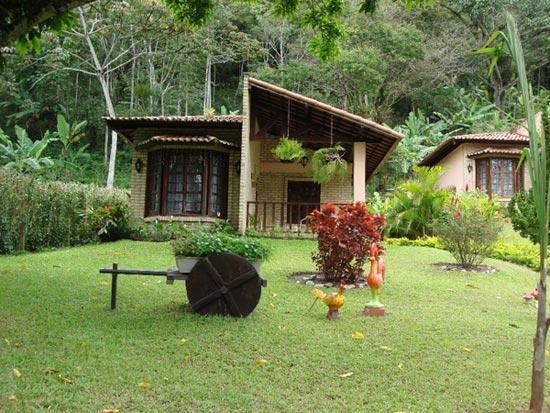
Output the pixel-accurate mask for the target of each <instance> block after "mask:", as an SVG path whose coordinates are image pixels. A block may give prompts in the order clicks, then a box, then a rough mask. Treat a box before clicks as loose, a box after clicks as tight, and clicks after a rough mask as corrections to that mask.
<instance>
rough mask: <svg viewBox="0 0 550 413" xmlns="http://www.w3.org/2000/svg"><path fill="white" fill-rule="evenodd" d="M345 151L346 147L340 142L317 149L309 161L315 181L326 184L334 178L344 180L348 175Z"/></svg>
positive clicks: (310, 170)
mask: <svg viewBox="0 0 550 413" xmlns="http://www.w3.org/2000/svg"><path fill="white" fill-rule="evenodd" d="M345 151H346V150H345V149H344V147H343V146H341V145H338V144H336V145H334V146H331V147H329V148H321V149H318V150H316V151H315V153H314V154H313V156H312V157H311V161H310V162H309V172H310V174H311V176H312V178H313V181H314V182H317V183H318V184H326V183H327V182H330V181H332V180H334V179H336V180H338V181H340V182H344V181H345V180H346V179H347V177H348V163H347V161H346V160H345V159H344V153H345Z"/></svg>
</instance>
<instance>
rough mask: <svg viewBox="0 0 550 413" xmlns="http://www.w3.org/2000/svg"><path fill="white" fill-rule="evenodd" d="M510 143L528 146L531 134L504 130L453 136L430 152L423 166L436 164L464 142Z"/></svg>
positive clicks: (423, 161)
mask: <svg viewBox="0 0 550 413" xmlns="http://www.w3.org/2000/svg"><path fill="white" fill-rule="evenodd" d="M480 142H486V143H508V144H518V145H519V146H527V145H528V144H529V136H525V135H523V134H520V133H516V132H514V131H504V132H481V133H471V134H468V135H457V136H451V137H450V138H449V139H447V140H446V141H443V142H441V143H440V144H439V145H438V146H437V147H436V148H435V149H434V150H433V151H432V152H430V153H429V154H428V155H426V157H425V158H424V159H422V161H421V162H420V165H421V166H433V165H436V164H437V163H438V162H439V161H440V160H441V159H443V158H444V157H445V156H447V155H448V154H449V153H451V152H452V151H453V150H454V149H455V148H456V147H458V146H459V145H461V144H463V143H480Z"/></svg>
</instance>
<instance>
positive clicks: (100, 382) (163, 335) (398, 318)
mask: <svg viewBox="0 0 550 413" xmlns="http://www.w3.org/2000/svg"><path fill="white" fill-rule="evenodd" d="M266 242H268V243H270V244H271V245H272V246H273V247H274V248H275V253H274V257H273V258H272V259H271V261H270V262H268V263H267V264H266V265H265V267H264V270H263V275H264V276H265V277H266V278H267V279H268V282H269V285H268V288H267V289H264V291H263V295H262V299H261V301H260V304H259V306H258V308H256V310H255V312H254V313H253V314H252V315H251V316H250V317H248V318H246V319H231V318H223V317H201V316H198V315H195V314H193V313H191V312H189V311H187V310H186V309H185V308H184V304H185V303H186V295H185V286H184V284H183V283H179V284H178V283H176V284H175V285H173V286H169V285H165V284H164V283H162V282H160V280H158V279H155V278H154V277H133V276H121V279H120V281H119V309H118V310H116V311H114V312H112V311H110V310H109V307H108V304H109V294H110V287H109V286H108V285H104V284H106V283H105V281H107V280H109V278H108V277H107V276H100V275H99V274H98V273H97V270H98V268H99V267H102V266H109V265H110V263H111V262H112V261H116V262H118V263H119V265H120V266H121V267H138V268H153V269H154V268H156V269H163V268H167V267H169V266H173V262H174V260H173V257H172V256H171V251H170V247H169V245H168V244H164V243H158V244H155V243H145V242H132V241H122V242H118V243H114V244H103V245H96V246H86V247H80V248H73V249H68V250H60V251H53V252H44V253H37V254H27V255H21V256H14V257H1V258H0V303H1V305H0V340H1V342H0V383H2V384H1V385H0V411H7V412H20V411H41V410H46V409H51V410H53V411H83V412H100V411H101V410H102V409H105V408H112V409H113V408H116V409H120V412H138V411H139V412H157V411H158V412H183V411H191V412H194V411H208V412H210V411H217V412H226V411H264V412H279V411H281V412H282V411H297V412H304V411H346V412H357V411H362V412H397V411H402V412H431V411H433V412H513V411H517V410H520V409H523V408H524V407H525V405H526V402H527V401H528V396H529V383H530V362H531V343H532V336H533V333H534V328H535V308H534V307H533V306H532V305H530V304H525V303H523V302H522V299H521V294H522V293H523V292H525V291H527V290H531V289H532V288H533V287H534V285H535V280H536V276H535V274H534V273H533V272H531V271H529V270H527V269H525V268H522V267H519V266H516V265H514V264H509V263H505V262H501V261H494V260H489V263H490V264H492V265H494V266H497V267H498V268H500V269H501V272H500V273H498V274H493V275H485V274H483V275H482V274H471V273H446V272H443V271H440V270H437V269H434V268H433V267H432V266H431V263H433V262H437V261H448V260H450V255H449V254H448V253H446V252H445V251H439V250H435V249H430V248H423V247H399V246H391V247H389V248H388V253H387V262H388V278H387V281H386V285H385V286H384V289H383V295H382V300H383V302H384V303H385V304H386V309H387V316H386V317H385V318H382V319H371V318H365V317H363V316H361V315H360V310H361V309H362V307H363V306H364V304H365V303H366V301H367V300H368V292H367V291H366V290H363V291H348V292H347V293H346V295H347V300H348V302H347V304H346V305H345V306H344V308H343V309H342V319H341V320H339V321H335V322H330V321H327V320H326V319H325V318H324V316H325V313H326V309H325V308H324V306H323V305H322V304H321V303H317V305H316V306H315V307H314V308H313V309H312V311H311V312H310V313H307V309H308V307H309V306H310V304H311V303H312V301H313V297H312V295H311V293H310V291H309V290H310V288H309V287H306V286H302V285H296V284H291V283H289V282H288V281H287V277H288V275H289V273H290V272H292V271H305V270H311V269H313V265H312V263H311V260H310V259H309V256H310V252H311V251H312V250H313V249H314V247H315V243H314V242H312V241H303V240H302V241H290V240H270V241H266ZM472 286H473V287H477V288H472ZM355 331H361V332H363V333H364V335H365V338H364V340H355V339H352V333H353V332H355ZM182 338H185V339H186V342H185V343H182V342H181V339H182ZM4 339H7V340H8V341H9V343H10V345H7V343H6V341H5V340H4ZM16 344H17V345H16ZM381 346H387V347H389V349H385V350H384V349H382V348H381ZM464 348H466V349H470V350H471V351H470V352H468V351H465V350H464ZM260 358H261V359H265V360H267V363H265V364H263V365H256V364H255V363H254V360H255V359H260ZM399 366H401V367H402V368H400V367H399ZM13 368H17V369H19V371H20V372H21V377H20V378H16V377H15V376H14V375H13V374H12V369H13ZM48 369H55V371H53V372H52V370H50V371H49V372H48ZM348 372H352V373H353V375H352V376H350V377H347V378H342V377H339V375H341V374H344V373H348ZM64 379H67V380H64ZM140 382H148V383H151V385H152V387H151V389H149V390H142V389H140V388H139V387H138V383H140ZM11 395H15V396H16V398H17V400H15V401H13V400H9V397H10V396H11Z"/></svg>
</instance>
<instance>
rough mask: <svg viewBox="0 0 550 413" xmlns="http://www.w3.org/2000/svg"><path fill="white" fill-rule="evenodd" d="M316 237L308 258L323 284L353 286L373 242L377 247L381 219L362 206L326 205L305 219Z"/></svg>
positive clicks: (357, 204)
mask: <svg viewBox="0 0 550 413" xmlns="http://www.w3.org/2000/svg"><path fill="white" fill-rule="evenodd" d="M307 225H308V226H309V228H311V230H312V231H313V232H315V233H316V234H317V245H318V252H317V253H314V254H313V256H312V258H313V261H314V262H315V263H316V264H317V268H318V269H319V270H320V271H322V272H323V273H324V274H325V277H326V278H327V280H331V281H340V280H345V281H347V282H354V281H355V280H356V279H357V278H358V277H359V276H361V274H362V272H363V265H364V264H365V261H366V260H367V258H368V253H369V247H370V246H371V244H372V243H373V242H375V243H380V239H381V230H382V228H383V226H384V216H383V215H380V214H370V213H369V212H368V211H367V209H366V207H365V205H364V204H363V203H360V202H358V203H356V204H354V205H353V204H352V205H342V206H340V207H338V208H337V207H336V206H335V205H332V204H327V205H325V206H324V207H322V208H321V210H320V211H318V210H315V211H313V212H312V213H311V214H310V215H309V216H308V217H307Z"/></svg>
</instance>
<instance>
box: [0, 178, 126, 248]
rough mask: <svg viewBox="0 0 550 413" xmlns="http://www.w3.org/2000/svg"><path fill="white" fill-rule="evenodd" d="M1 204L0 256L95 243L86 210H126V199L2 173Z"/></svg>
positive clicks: (121, 194) (94, 189)
mask: <svg viewBox="0 0 550 413" xmlns="http://www.w3.org/2000/svg"><path fill="white" fill-rule="evenodd" d="M0 200H1V202H0V253H3V254H5V253H10V252H13V251H25V250H26V251H36V250H40V249H44V248H58V247H67V246H73V245H79V244H87V243H91V242H97V241H98V231H94V230H93V228H91V226H90V221H89V220H86V219H84V211H85V210H86V209H98V208H104V207H105V206H106V205H112V204H116V203H119V204H121V205H122V206H121V208H123V209H124V208H126V209H127V206H126V202H127V200H128V195H127V194H126V192H124V191H121V190H116V189H115V190H107V189H105V188H100V187H98V186H95V185H83V184H78V183H64V182H57V181H45V180H42V179H39V178H37V177H35V176H33V175H25V174H20V173H17V172H13V171H10V170H8V169H6V168H0ZM106 219H109V217H106ZM125 225H126V224H125ZM127 225H129V224H127ZM118 230H120V231H126V230H127V228H122V227H118Z"/></svg>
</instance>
